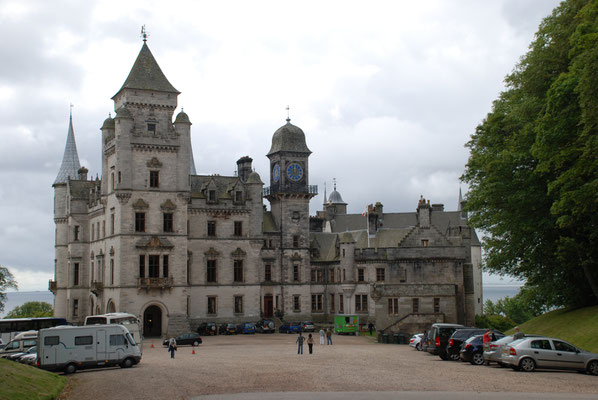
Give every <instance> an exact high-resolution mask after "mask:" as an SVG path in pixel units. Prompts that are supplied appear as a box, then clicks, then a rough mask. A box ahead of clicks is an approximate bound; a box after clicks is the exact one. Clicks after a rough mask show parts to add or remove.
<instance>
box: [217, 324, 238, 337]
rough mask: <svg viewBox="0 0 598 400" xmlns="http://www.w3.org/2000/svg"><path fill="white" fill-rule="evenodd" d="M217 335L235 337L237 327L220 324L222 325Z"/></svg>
mask: <svg viewBox="0 0 598 400" xmlns="http://www.w3.org/2000/svg"><path fill="white" fill-rule="evenodd" d="M218 334H219V335H236V334H237V325H235V324H233V323H229V324H222V325H220V329H219V330H218Z"/></svg>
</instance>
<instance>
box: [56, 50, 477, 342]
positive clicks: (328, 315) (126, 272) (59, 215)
mask: <svg viewBox="0 0 598 400" xmlns="http://www.w3.org/2000/svg"><path fill="white" fill-rule="evenodd" d="M178 94H179V92H178V91H177V90H176V89H175V88H174V87H173V86H172V85H171V84H170V83H169V81H168V80H167V79H166V77H165V76H164V74H163V73H162V71H161V69H160V67H159V66H158V64H157V62H156V60H155V59H154V57H153V55H152V53H151V52H150V50H149V48H148V46H147V44H146V43H144V44H143V47H142V49H141V51H140V53H139V55H138V57H137V60H136V61H135V64H134V65H133V68H132V69H131V72H130V74H129V76H128V77H127V79H126V81H125V83H124V84H123V86H122V87H121V89H120V90H119V91H118V93H116V95H115V96H114V97H113V100H114V107H115V111H116V115H115V116H114V118H111V117H109V118H108V119H106V120H105V121H104V123H103V125H102V127H101V132H102V140H101V142H102V149H101V151H102V177H101V179H98V178H96V179H95V180H94V179H88V178H87V172H88V171H87V169H85V168H84V167H83V168H81V167H80V165H79V159H78V155H77V149H76V145H75V137H74V131H73V125H72V117H71V121H70V125H69V132H68V136H67V144H66V148H65V154H64V158H63V162H62V166H61V168H60V171H59V173H58V176H57V178H56V181H55V182H54V185H53V187H54V190H55V199H54V221H55V223H56V243H55V247H56V260H55V278H54V280H53V281H51V282H50V289H51V290H52V292H53V293H54V294H55V299H54V302H55V303H54V313H55V315H56V316H60V317H65V318H67V319H68V320H69V321H72V322H74V323H81V322H82V321H83V320H84V318H85V317H86V316H87V315H92V314H98V313H105V312H115V311H121V312H128V313H132V314H135V315H138V316H139V318H140V320H141V321H142V323H143V333H144V335H145V336H164V335H173V334H177V333H180V332H182V331H187V330H190V329H194V328H195V327H196V326H197V325H198V324H199V323H201V322H208V321H210V322H246V321H257V320H258V319H260V318H270V317H282V318H284V319H285V320H313V321H315V322H321V323H330V322H332V319H333V318H332V317H333V315H334V314H339V313H340V314H343V313H344V314H357V315H359V316H360V322H361V323H362V324H367V323H368V322H375V323H376V326H377V327H378V329H387V330H389V331H403V332H411V333H412V332H414V331H421V330H422V329H423V326H424V325H426V324H429V323H432V322H460V323H464V324H473V323H474V317H475V314H476V313H481V306H482V278H481V270H480V262H481V249H480V243H479V241H478V239H477V236H476V234H475V231H474V230H473V229H472V228H470V227H469V226H468V224H467V215H466V213H464V212H462V211H460V210H461V203H460V205H459V211H454V212H448V211H444V206H443V205H434V204H433V205H430V203H429V202H427V201H425V200H424V199H420V201H419V204H418V205H417V210H416V212H411V213H385V212H384V210H383V206H382V204H380V203H377V204H376V205H372V206H370V207H369V209H368V210H367V212H366V213H364V215H362V214H347V204H346V203H345V202H344V201H343V199H342V197H341V195H340V193H339V192H338V191H337V190H336V185H335V188H334V191H333V192H332V193H331V194H330V196H329V197H328V198H327V199H325V203H324V205H323V209H322V211H320V212H318V213H317V215H316V216H312V217H310V215H309V204H310V200H311V199H312V198H313V197H314V196H315V195H316V194H317V187H316V186H312V185H310V184H309V172H310V171H309V156H310V154H311V151H310V150H309V148H308V147H307V144H306V139H305V134H304V132H303V131H302V130H301V129H300V128H298V127H296V126H294V125H292V124H291V123H290V120H289V119H287V123H286V124H285V125H283V126H282V127H281V128H279V129H278V130H277V131H276V132H275V133H274V135H273V137H272V144H271V147H270V150H269V152H268V154H267V157H268V158H269V160H270V168H269V177H268V180H269V185H267V186H265V184H264V183H263V182H262V179H261V177H260V176H259V175H258V174H257V173H256V172H255V171H253V169H252V159H251V158H249V157H247V156H245V157H242V158H240V159H239V160H238V161H237V174H236V175H235V176H220V175H197V174H196V172H195V164H194V160H193V153H192V148H191V122H190V120H189V117H188V116H187V114H185V113H184V112H180V113H178V114H177V115H176V117H175V118H174V122H173V116H174V111H175V109H176V107H177V96H178ZM324 197H325V198H326V195H324ZM264 199H266V200H267V202H268V203H269V207H267V205H266V204H265V203H264Z"/></svg>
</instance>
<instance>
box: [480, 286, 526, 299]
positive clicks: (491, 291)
mask: <svg viewBox="0 0 598 400" xmlns="http://www.w3.org/2000/svg"><path fill="white" fill-rule="evenodd" d="M519 289H521V285H484V302H486V300H492V302H493V303H496V301H497V300H500V299H503V298H505V297H514V296H515V295H517V293H519Z"/></svg>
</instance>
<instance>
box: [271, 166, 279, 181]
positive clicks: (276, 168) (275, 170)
mask: <svg viewBox="0 0 598 400" xmlns="http://www.w3.org/2000/svg"><path fill="white" fill-rule="evenodd" d="M272 179H273V180H274V182H278V180H279V179H280V165H278V164H276V165H275V166H274V168H272Z"/></svg>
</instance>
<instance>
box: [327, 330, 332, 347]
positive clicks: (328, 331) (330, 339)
mask: <svg viewBox="0 0 598 400" xmlns="http://www.w3.org/2000/svg"><path fill="white" fill-rule="evenodd" d="M326 344H327V345H332V331H330V328H328V329H327V330H326Z"/></svg>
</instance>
